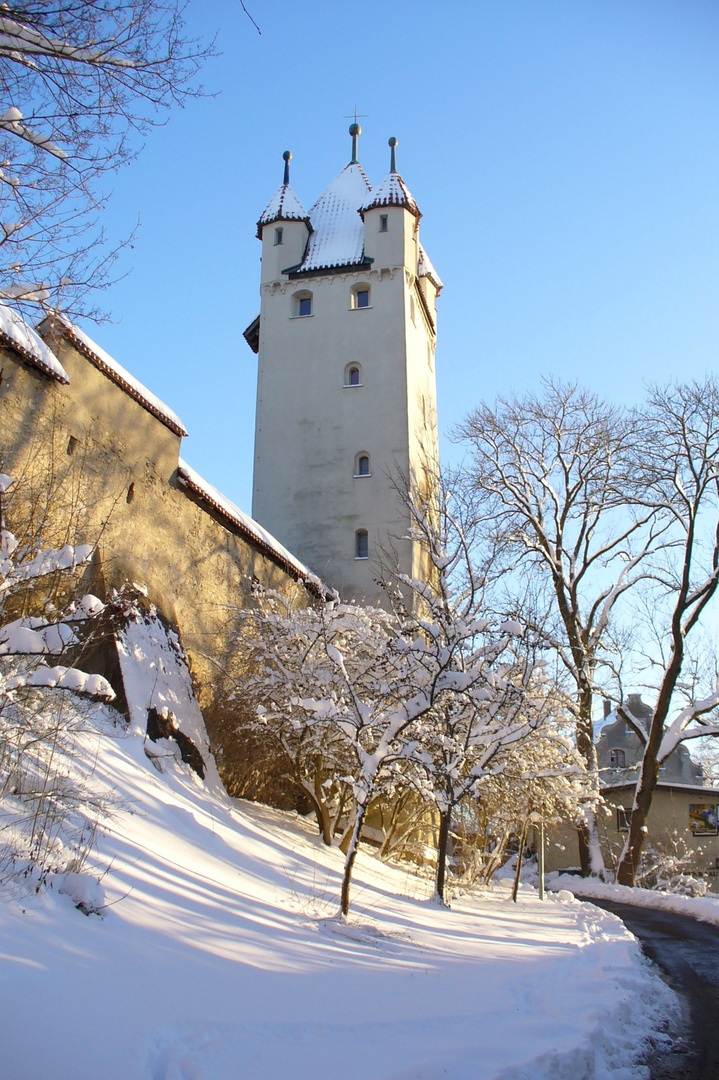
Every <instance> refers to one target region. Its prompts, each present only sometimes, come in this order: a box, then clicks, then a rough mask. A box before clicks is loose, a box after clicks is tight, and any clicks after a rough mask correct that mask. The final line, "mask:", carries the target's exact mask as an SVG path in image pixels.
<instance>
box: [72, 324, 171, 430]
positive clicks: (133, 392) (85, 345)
mask: <svg viewBox="0 0 719 1080" xmlns="http://www.w3.org/2000/svg"><path fill="white" fill-rule="evenodd" d="M59 325H60V328H61V331H62V333H63V334H64V336H65V337H66V338H67V339H68V341H71V342H72V343H73V345H75V346H76V348H78V349H79V350H80V352H81V353H82V354H83V356H86V357H87V359H88V360H89V361H90V362H91V363H92V364H94V365H95V367H96V368H98V369H99V370H100V371H101V372H102V373H103V374H104V375H107V377H108V378H109V379H111V380H112V381H113V382H114V383H116V384H117V385H118V386H121V387H122V389H123V390H124V391H125V392H126V393H128V394H129V395H130V397H132V398H134V399H135V401H137V402H139V404H140V405H142V406H143V408H145V409H147V411H148V412H149V413H152V415H153V416H156V417H157V419H158V420H160V421H162V423H163V424H165V425H166V426H167V427H168V428H169V429H170V431H174V432H175V434H176V435H180V436H184V435H187V431H186V429H185V426H184V424H183V423H182V421H181V420H180V418H179V416H178V415H177V414H176V413H174V412H173V411H172V409H170V408H168V407H167V405H165V403H164V402H163V401H160V399H159V398H158V397H155V395H154V394H153V393H152V392H151V391H150V390H148V389H147V387H146V386H143V385H142V383H141V382H139V381H138V380H137V379H136V378H135V377H134V376H133V375H131V374H130V372H129V371H127V370H126V369H125V368H124V367H123V366H122V365H121V364H118V362H117V360H115V359H114V358H113V357H112V356H110V354H109V353H106V352H105V350H104V349H101V348H100V346H99V345H96V344H95V342H94V341H93V340H92V338H89V337H88V336H87V334H84V333H83V332H82V330H80V328H79V327H77V326H75V325H74V324H73V323H71V322H69V321H68V320H67V319H65V318H61V319H60V320H59Z"/></svg>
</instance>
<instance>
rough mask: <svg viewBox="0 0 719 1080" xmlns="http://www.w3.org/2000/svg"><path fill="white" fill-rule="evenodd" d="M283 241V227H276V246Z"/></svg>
mask: <svg viewBox="0 0 719 1080" xmlns="http://www.w3.org/2000/svg"><path fill="white" fill-rule="evenodd" d="M281 243H282V229H275V247H277V246H278V244H281Z"/></svg>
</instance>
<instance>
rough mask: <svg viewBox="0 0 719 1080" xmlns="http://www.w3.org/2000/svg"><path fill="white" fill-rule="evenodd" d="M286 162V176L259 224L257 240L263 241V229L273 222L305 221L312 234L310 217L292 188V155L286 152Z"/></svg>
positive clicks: (284, 157) (284, 156) (284, 155)
mask: <svg viewBox="0 0 719 1080" xmlns="http://www.w3.org/2000/svg"><path fill="white" fill-rule="evenodd" d="M282 157H283V159H284V162H285V176H284V180H283V181H282V184H281V185H280V187H279V188H278V189H277V191H276V192H275V194H274V195H273V196H272V198H271V199H270V201H269V203H268V204H267V206H266V208H265V210H264V213H263V214H262V216H261V217H260V220H259V221H258V222H257V239H258V240H261V239H262V229H263V226H265V225H271V224H272V222H273V221H304V223H305V225H306V226H307V228H308V229H309V231H310V232H312V225H311V224H310V215H309V214H308V213H307V211H306V210H305V208H304V206H303V205H302V203H301V202H300V200H299V199H298V198H297V196H296V195H295V193H294V191H293V190H292V188H291V187H290V161H291V160H292V154H291V152H290V151H289V150H285V152H284V154H283V155H282Z"/></svg>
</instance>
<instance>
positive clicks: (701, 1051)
mask: <svg viewBox="0 0 719 1080" xmlns="http://www.w3.org/2000/svg"><path fill="white" fill-rule="evenodd" d="M591 902H592V903H593V904H596V905H597V906H598V907H602V908H605V909H606V910H607V911H612V912H614V914H615V915H618V916H619V918H620V919H621V920H622V922H623V923H624V925H625V926H626V927H627V929H628V930H631V932H632V933H633V934H634V936H635V937H636V938H638V940H639V941H640V943H641V946H642V949H643V951H644V955H645V956H647V957H649V959H650V960H653V961H654V963H655V964H656V965H657V966H658V967H659V969H660V971H661V973H662V975H663V976H664V978H665V980H666V982H667V983H669V985H670V986H671V987H672V989H673V990H676V991H677V993H678V994H679V995H680V997H681V998H682V1000H683V1002H684V1004H685V1005H686V1008H685V1010H684V1012H685V1014H686V1016H687V1020H688V1024H687V1030H686V1031H685V1032H684V1037H683V1038H682V1037H678V1038H676V1037H675V1038H674V1039H673V1040H672V1041H671V1043H670V1046H669V1048H667V1049H664V1050H662V1051H659V1052H657V1053H656V1054H655V1056H654V1058H653V1059H652V1060H651V1061H648V1062H647V1064H648V1065H649V1067H650V1070H651V1074H652V1080H719V926H713V925H711V924H710V923H704V922H699V920H698V919H692V918H690V917H689V916H687V915H676V914H674V912H670V911H653V910H652V909H650V908H641V907H634V906H632V905H631V904H616V903H614V902H613V901H609V900H606V901H605V900H592V901H591Z"/></svg>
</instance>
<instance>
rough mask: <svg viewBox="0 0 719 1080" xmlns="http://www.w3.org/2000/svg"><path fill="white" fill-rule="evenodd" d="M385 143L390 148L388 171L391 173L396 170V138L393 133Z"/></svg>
mask: <svg viewBox="0 0 719 1080" xmlns="http://www.w3.org/2000/svg"><path fill="white" fill-rule="evenodd" d="M387 145H388V146H389V148H390V158H389V171H390V172H391V173H396V172H397V140H396V139H395V137H394V135H393V136H392V138H391V139H390V140H389V142H388V144H387Z"/></svg>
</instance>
